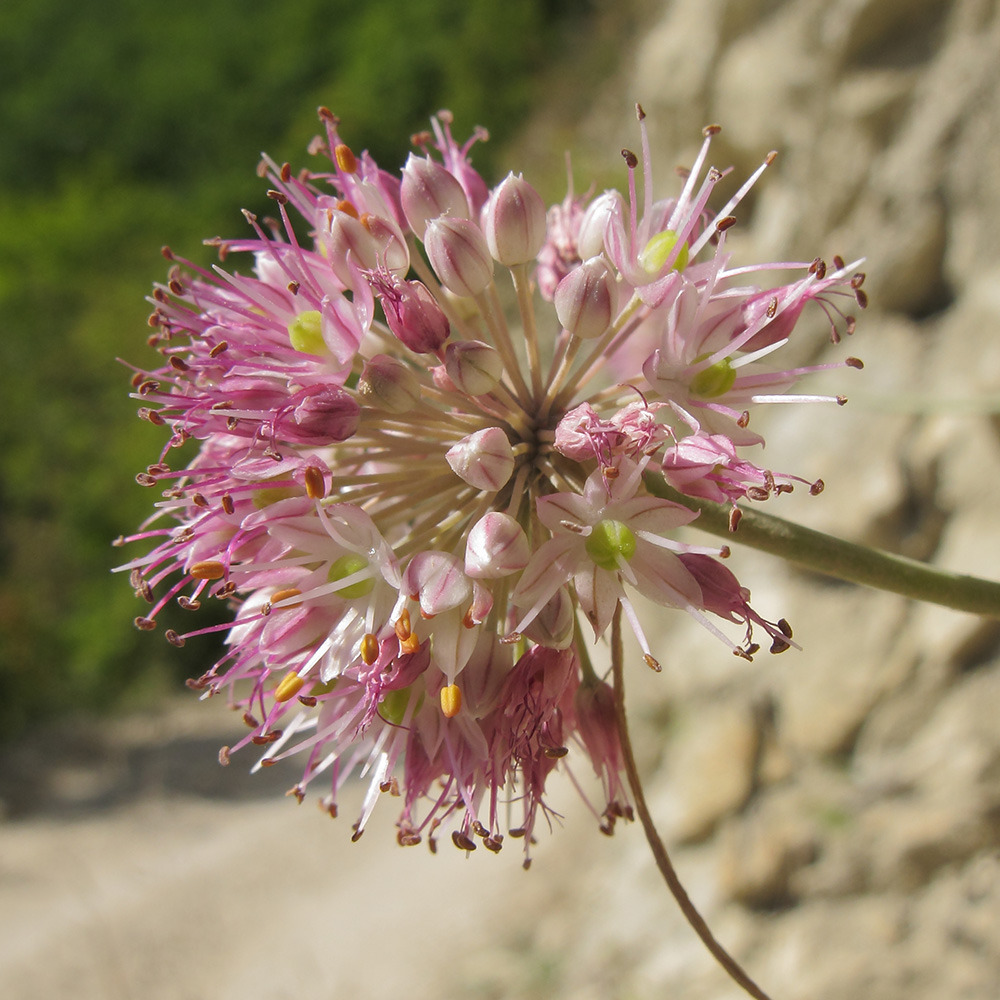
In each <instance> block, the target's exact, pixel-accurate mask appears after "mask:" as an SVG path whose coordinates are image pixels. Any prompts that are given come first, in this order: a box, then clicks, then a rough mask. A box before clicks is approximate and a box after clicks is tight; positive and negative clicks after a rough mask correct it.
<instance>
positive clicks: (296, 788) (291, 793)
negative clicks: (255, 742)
mask: <svg viewBox="0 0 1000 1000" xmlns="http://www.w3.org/2000/svg"><path fill="white" fill-rule="evenodd" d="M269 760H271V758H270V757H265V758H264V760H262V761H261V762H260V766H261V767H266V766H267V763H266V762H267V761H269ZM285 797H286V798H294V799H295V801H296V802H298V804H299V805H302V803H303V802H305V800H306V793H305V790H304V789H303V787H302V786H301V785H293V786H292V787H291V788H289V789H288V791H287V792H285Z"/></svg>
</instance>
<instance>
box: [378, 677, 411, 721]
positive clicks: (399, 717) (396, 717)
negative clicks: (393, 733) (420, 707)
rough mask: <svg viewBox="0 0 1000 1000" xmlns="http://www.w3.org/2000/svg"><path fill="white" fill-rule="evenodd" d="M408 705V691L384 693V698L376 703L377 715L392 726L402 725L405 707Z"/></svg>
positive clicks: (402, 689)
mask: <svg viewBox="0 0 1000 1000" xmlns="http://www.w3.org/2000/svg"><path fill="white" fill-rule="evenodd" d="M409 704H410V689H409V688H408V687H405V688H397V689H396V690H395V691H388V692H386V695H385V697H384V698H383V699H382V700H381V701H380V702H379V703H378V710H379V714H380V715H381V716H382V718H383V719H385V721H386V722H388V723H389V724H390V725H393V726H401V725H402V724H403V716H404V715H405V714H406V706H407V705H409Z"/></svg>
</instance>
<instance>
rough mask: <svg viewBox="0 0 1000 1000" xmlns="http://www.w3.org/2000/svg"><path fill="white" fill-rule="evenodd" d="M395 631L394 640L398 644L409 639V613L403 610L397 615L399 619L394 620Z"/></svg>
mask: <svg viewBox="0 0 1000 1000" xmlns="http://www.w3.org/2000/svg"><path fill="white" fill-rule="evenodd" d="M394 628H395V630H396V638H397V639H399V641H400V642H404V641H405V640H406V639H409V638H410V612H409V611H407V610H406V608H403V610H402V611H400V613H399V617H398V618H397V619H396V624H395V626H394Z"/></svg>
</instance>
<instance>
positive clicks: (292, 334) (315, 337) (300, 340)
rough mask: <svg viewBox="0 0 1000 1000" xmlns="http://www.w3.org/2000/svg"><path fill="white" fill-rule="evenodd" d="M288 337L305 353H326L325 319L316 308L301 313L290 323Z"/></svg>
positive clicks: (295, 346)
mask: <svg viewBox="0 0 1000 1000" xmlns="http://www.w3.org/2000/svg"><path fill="white" fill-rule="evenodd" d="M288 339H289V341H291V344H292V347H294V348H295V350H297V351H302V353H303V354H326V341H324V340H323V321H322V317H321V316H320V314H319V313H318V312H317V311H316V310H315V309H310V310H308V311H307V312H302V313H299V314H298V316H296V317H295V319H293V320H292V321H291V323H289V324H288Z"/></svg>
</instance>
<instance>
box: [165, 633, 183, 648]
mask: <svg viewBox="0 0 1000 1000" xmlns="http://www.w3.org/2000/svg"><path fill="white" fill-rule="evenodd" d="M163 638H164V639H166V640H167V642H169V643H170V645H171V646H177V647H178V648H180V647H181V646H183V645H184V637H183V636H180V635H178V634H177V633H176V632H175V631H174V630H173V629H172V628H168V629H167V631H166V632H164V633H163Z"/></svg>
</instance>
